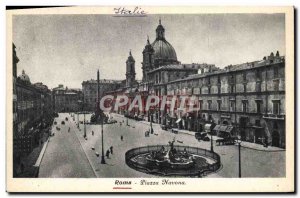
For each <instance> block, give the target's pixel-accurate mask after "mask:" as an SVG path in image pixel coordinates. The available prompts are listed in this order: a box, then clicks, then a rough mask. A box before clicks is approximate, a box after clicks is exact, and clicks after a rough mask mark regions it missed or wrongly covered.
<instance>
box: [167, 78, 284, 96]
mask: <svg viewBox="0 0 300 198" xmlns="http://www.w3.org/2000/svg"><path fill="white" fill-rule="evenodd" d="M279 84H280V80H279V79H276V80H273V90H272V91H279ZM217 89H218V90H217V94H221V86H220V85H218V87H217ZM235 89H236V86H235V85H229V89H228V93H235V92H236V90H235ZM169 92H170V91H169ZM173 92H174V93H175V94H179V92H180V90H179V89H177V90H174V91H173ZM243 92H244V93H245V92H247V84H246V83H244V84H243ZM243 92H238V91H237V92H236V93H243ZM255 92H261V83H257V84H256V86H255ZM211 93H212V92H211V86H207V94H211ZM190 94H203V93H202V89H201V88H199V93H196V92H195V88H191V93H190Z"/></svg>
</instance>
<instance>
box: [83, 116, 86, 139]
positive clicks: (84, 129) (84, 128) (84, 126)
mask: <svg viewBox="0 0 300 198" xmlns="http://www.w3.org/2000/svg"><path fill="white" fill-rule="evenodd" d="M83 119H84V120H83V131H84V135H83V137H84V138H86V125H85V112H83Z"/></svg>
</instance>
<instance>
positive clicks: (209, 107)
mask: <svg viewBox="0 0 300 198" xmlns="http://www.w3.org/2000/svg"><path fill="white" fill-rule="evenodd" d="M272 102H273V110H272V113H273V114H274V115H279V114H280V100H273V101H272ZM262 105H263V101H262V100H256V113H263V112H262ZM199 107H200V109H204V108H203V107H204V106H203V100H200V101H199ZM206 107H207V108H206V110H213V109H212V100H208V101H207V106H206ZM221 109H222V100H217V109H216V110H217V111H221ZM235 109H236V102H235V100H231V101H230V105H229V111H231V112H234V111H235ZM242 112H244V113H247V112H249V109H248V100H242Z"/></svg>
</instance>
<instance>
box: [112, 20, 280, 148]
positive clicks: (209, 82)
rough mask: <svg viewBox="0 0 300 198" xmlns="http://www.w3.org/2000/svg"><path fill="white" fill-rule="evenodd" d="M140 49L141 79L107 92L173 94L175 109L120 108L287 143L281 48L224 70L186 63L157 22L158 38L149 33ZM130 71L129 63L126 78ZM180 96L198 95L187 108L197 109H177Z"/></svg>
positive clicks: (190, 126)
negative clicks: (177, 53) (180, 58)
mask: <svg viewBox="0 0 300 198" xmlns="http://www.w3.org/2000/svg"><path fill="white" fill-rule="evenodd" d="M142 54H143V62H142V70H143V80H142V82H140V83H137V84H136V85H132V86H123V87H121V88H119V89H117V90H116V89H111V90H110V91H108V92H106V94H111V95H114V96H115V98H116V97H117V96H118V95H126V96H128V97H129V102H131V101H132V100H133V98H134V97H135V96H136V95H141V97H142V102H143V104H145V102H146V100H147V97H148V96H150V95H155V96H159V97H162V96H170V97H171V96H172V97H174V96H175V97H176V98H177V101H178V102H177V103H176V105H175V109H170V106H168V105H166V106H165V107H164V108H163V109H162V110H161V109H158V108H152V109H150V111H149V112H146V111H145V109H143V110H142V111H140V110H139V109H137V108H134V109H133V110H132V112H127V111H126V109H128V106H124V107H120V108H119V109H118V110H117V112H118V113H130V114H138V115H139V114H142V115H144V116H145V117H146V118H148V120H152V121H153V122H157V123H160V124H163V125H167V126H169V127H172V128H174V127H175V128H180V129H185V130H190V131H195V132H202V131H207V129H206V128H207V127H208V128H209V131H210V132H211V133H215V134H217V135H218V136H221V137H224V136H226V135H228V134H230V135H232V136H241V139H242V140H243V141H248V142H254V143H261V144H268V145H273V146H277V147H282V148H285V59H284V56H280V55H279V52H277V53H276V54H275V55H274V53H271V54H270V56H267V57H264V58H263V59H262V60H258V61H254V62H250V63H244V64H239V65H229V66H227V67H225V68H224V69H220V68H218V67H216V66H215V65H212V64H206V63H203V64H196V63H192V64H182V63H181V62H180V61H178V60H177V55H176V52H175V49H174V48H173V47H172V45H171V44H170V43H169V42H168V41H167V40H166V37H165V28H164V27H163V26H162V24H161V21H159V25H158V27H157V28H156V39H155V41H154V42H153V43H152V44H150V41H149V38H148V39H147V42H146V46H145V48H144V50H143V52H142ZM131 56H132V55H131V53H130V57H129V58H130V59H133V57H131ZM133 60H134V59H133ZM129 73H130V72H129ZM134 74H135V73H134ZM130 76H132V75H128V64H127V73H126V82H128V81H129V80H130V79H128V77H130ZM127 85H128V84H127ZM182 96H189V97H190V98H191V97H193V98H196V100H195V101H193V103H192V104H189V102H186V104H185V107H188V106H195V107H197V110H196V111H182V110H181V109H179V104H180V100H181V97H182ZM186 109H189V108H186Z"/></svg>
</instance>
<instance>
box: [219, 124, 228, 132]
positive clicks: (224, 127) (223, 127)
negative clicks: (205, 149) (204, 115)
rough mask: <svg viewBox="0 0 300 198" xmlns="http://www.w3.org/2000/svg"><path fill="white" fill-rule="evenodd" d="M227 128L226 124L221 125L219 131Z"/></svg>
mask: <svg viewBox="0 0 300 198" xmlns="http://www.w3.org/2000/svg"><path fill="white" fill-rule="evenodd" d="M226 129H227V126H226V125H223V126H220V129H219V131H224V132H225V131H226Z"/></svg>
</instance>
